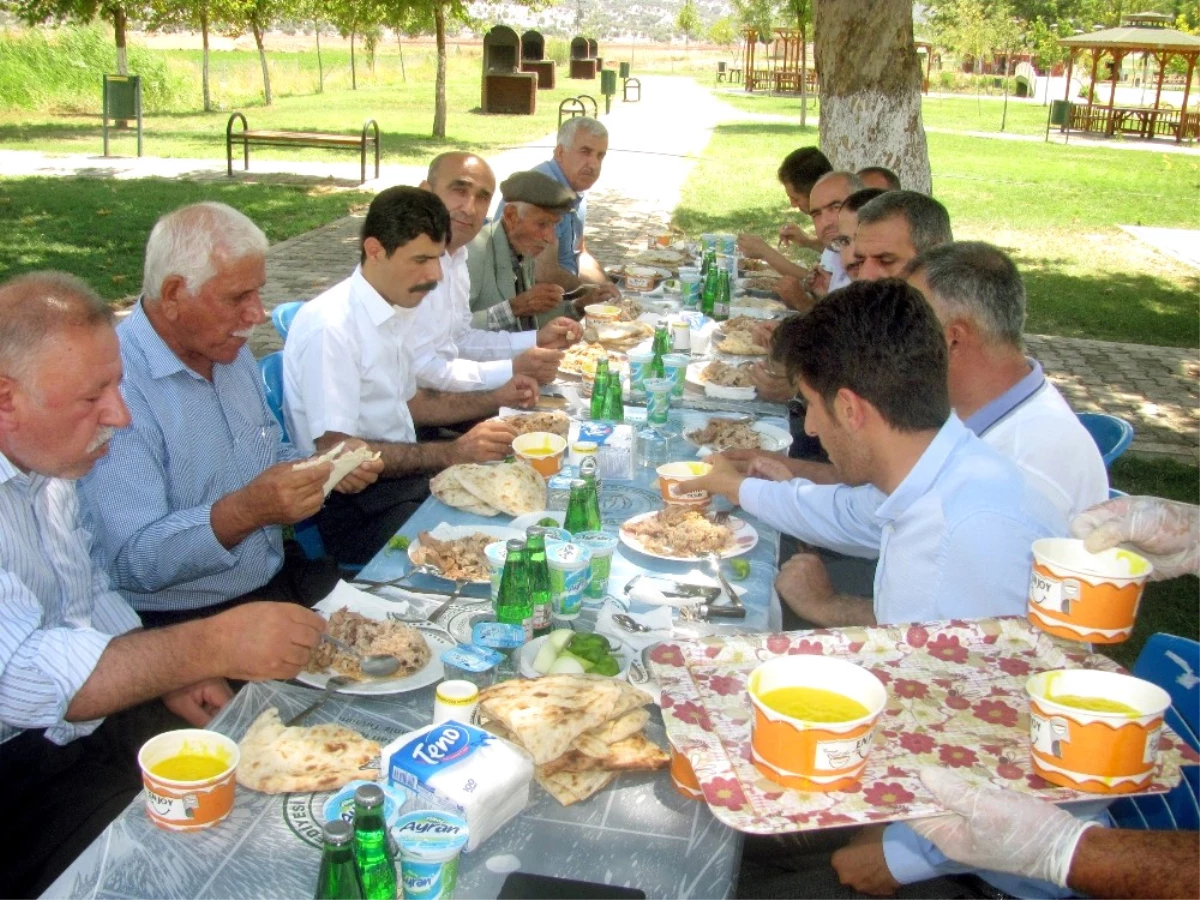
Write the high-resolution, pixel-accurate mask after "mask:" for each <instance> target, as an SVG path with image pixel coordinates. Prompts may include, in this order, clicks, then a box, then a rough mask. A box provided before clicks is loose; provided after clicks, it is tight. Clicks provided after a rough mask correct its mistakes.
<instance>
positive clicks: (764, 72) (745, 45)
mask: <svg viewBox="0 0 1200 900" xmlns="http://www.w3.org/2000/svg"><path fill="white" fill-rule="evenodd" d="M765 43H766V42H765V41H764V44H765ZM757 46H758V29H757V28H743V29H742V53H743V55H742V82H743V83H744V84H745V85H746V90H748V91H753V90H754V89H755V88H756V87H757V88H764V87H770V85H771V70H770V68H768V66H764V65H762V64H761V63H756V61H755V58H754V57H755V52H756V47H757ZM763 59H764V61H765V62H767V63H768V64H769V63H770V61H771V57H770V55H769V54H768V53H766V52H765V51H764V53H763Z"/></svg>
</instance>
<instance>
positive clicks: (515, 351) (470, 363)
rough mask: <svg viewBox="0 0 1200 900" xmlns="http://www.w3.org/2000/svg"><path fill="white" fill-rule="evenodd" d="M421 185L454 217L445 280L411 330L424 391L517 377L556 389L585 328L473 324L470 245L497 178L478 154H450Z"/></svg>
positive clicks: (479, 386)
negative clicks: (566, 354)
mask: <svg viewBox="0 0 1200 900" xmlns="http://www.w3.org/2000/svg"><path fill="white" fill-rule="evenodd" d="M421 187H422V188H424V189H425V190H427V191H432V192H433V193H435V194H437V196H438V198H439V199H440V200H441V201H442V202H443V203H445V204H446V209H447V210H448V211H449V212H450V243H449V244H448V245H447V247H446V252H445V254H444V255H443V256H442V280H441V281H440V282H438V286H437V287H436V288H434V289H433V290H432V291H430V292H429V293H428V294H427V295H426V296H425V299H424V300H422V301H421V305H420V306H418V307H417V314H416V319H415V321H414V323H413V328H412V355H413V365H414V369H415V372H416V376H417V385H418V386H420V387H425V388H434V389H436V390H443V391H478V390H492V389H495V388H498V387H500V386H501V385H503V384H504V383H505V382H506V381H508V380H509V379H510V378H512V377H513V375H528V376H529V377H531V378H535V379H537V381H538V383H539V384H549V383H550V382H551V381H553V380H554V378H555V376H556V375H557V374H558V364H559V362H561V361H562V349H563V348H565V347H567V346H569V345H570V344H572V343H574V342H575V341H576V340H577V339H578V337H579V336H580V334H582V329H581V328H580V325H579V323H578V322H576V321H575V320H574V319H570V318H567V317H565V316H562V317H559V318H557V319H553V320H552V321H550V322H548V323H546V324H545V325H543V326H542V327H541V328H540V329H539V330H537V331H520V332H511V331H484V330H482V329H478V328H473V327H472V325H471V303H470V300H471V282H470V276H469V274H468V271H467V245H468V244H469V243H471V241H472V240H473V239H474V238H475V235H477V234H479V230H480V229H481V228H482V227H483V221H484V219H485V218H486V217H487V210H488V206H489V205H490V204H491V202H492V195H493V194H494V193H495V190H496V176H495V175H494V174H493V173H492V169H491V167H490V166H489V165H488V164H487V162H485V161H484V160H483V159H482V158H480V157H478V156H476V155H475V154H473V153H461V152H450V153H443V154H441V155H440V156H438V157H436V158H435V159H434V160H433V162H431V163H430V164H429V175H428V177H427V178H426V179H425V181H423V182H422V183H421Z"/></svg>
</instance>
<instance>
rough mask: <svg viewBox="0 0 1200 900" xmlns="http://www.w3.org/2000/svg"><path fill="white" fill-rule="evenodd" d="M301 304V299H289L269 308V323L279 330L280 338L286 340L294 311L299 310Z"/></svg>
mask: <svg viewBox="0 0 1200 900" xmlns="http://www.w3.org/2000/svg"><path fill="white" fill-rule="evenodd" d="M303 305H304V301H303V300H289V301H288V302H287V303H280V304H279V305H278V306H277V307H275V308H274V309H273V310H271V324H272V325H274V326H275V330H276V331H277V332H279V338H280V340H284V341H286V340H287V336H288V331H289V330H290V329H291V327H292V319H294V318H296V313H298V312H299V311H300V307H302V306H303Z"/></svg>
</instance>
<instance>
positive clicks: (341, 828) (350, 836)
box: [323, 819, 354, 847]
mask: <svg viewBox="0 0 1200 900" xmlns="http://www.w3.org/2000/svg"><path fill="white" fill-rule="evenodd" d="M323 833H324V835H325V843H327V844H333V846H335V847H341V846H343V845H344V844H348V843H350V842H351V841H352V840H354V829H352V828H351V827H350V823H349V822H343V821H342V820H341V819H337V820H336V821H333V822H326V823H325V827H324V829H323Z"/></svg>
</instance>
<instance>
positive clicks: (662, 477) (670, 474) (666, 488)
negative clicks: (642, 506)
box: [655, 462, 712, 506]
mask: <svg viewBox="0 0 1200 900" xmlns="http://www.w3.org/2000/svg"><path fill="white" fill-rule="evenodd" d="M711 471H712V466H711V465H709V464H708V463H705V462H673V463H667V464H666V465H662V466H659V467H658V468H657V469H656V470H655V472H656V474H657V475H658V491H659V493H660V494H662V498H663V502H664V503H677V504H681V505H683V506H707V505H708V504H709V503H711V502H712V497H711V496H709V493H708V491H694V490H691V489H690V488H689V487H688V482H689V481H691V480H692V479H694V478H699V477H700V476H701V475H707V474H708V473H709V472H711Z"/></svg>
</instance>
